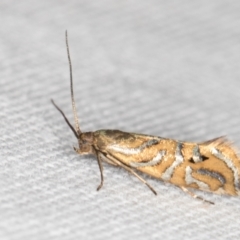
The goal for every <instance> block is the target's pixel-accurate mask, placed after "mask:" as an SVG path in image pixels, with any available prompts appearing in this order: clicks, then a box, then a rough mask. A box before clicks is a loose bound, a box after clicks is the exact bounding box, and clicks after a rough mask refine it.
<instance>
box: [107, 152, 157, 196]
mask: <svg viewBox="0 0 240 240" xmlns="http://www.w3.org/2000/svg"><path fill="white" fill-rule="evenodd" d="M110 160H112V161H113V162H114V163H116V164H117V165H118V166H120V167H122V168H124V169H125V170H127V171H128V172H130V173H131V174H133V175H134V176H135V177H137V178H138V179H139V180H140V181H141V182H143V183H144V184H146V185H147V186H148V188H149V189H150V190H151V191H152V192H153V193H154V194H155V195H157V192H156V191H155V190H154V189H153V187H152V186H151V185H150V184H149V183H148V182H147V181H146V180H145V179H143V178H142V177H141V176H139V175H138V174H137V173H136V172H135V171H133V169H131V168H130V167H128V166H126V165H124V164H123V163H121V162H120V161H118V160H117V159H115V158H112V157H110Z"/></svg>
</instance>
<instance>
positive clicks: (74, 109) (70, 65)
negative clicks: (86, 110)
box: [66, 31, 81, 136]
mask: <svg viewBox="0 0 240 240" xmlns="http://www.w3.org/2000/svg"><path fill="white" fill-rule="evenodd" d="M66 47H67V55H68V63H69V69H70V89H71V99H72V109H73V115H74V121H75V130H76V132H77V134H78V136H79V135H80V134H81V130H80V127H79V122H78V116H77V110H76V106H75V100H74V93H73V80H72V63H71V58H70V51H69V46H68V35H67V31H66Z"/></svg>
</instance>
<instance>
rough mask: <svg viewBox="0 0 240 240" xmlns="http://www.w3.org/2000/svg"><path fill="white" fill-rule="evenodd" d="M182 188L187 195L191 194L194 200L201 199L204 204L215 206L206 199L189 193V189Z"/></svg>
mask: <svg viewBox="0 0 240 240" xmlns="http://www.w3.org/2000/svg"><path fill="white" fill-rule="evenodd" d="M180 188H181V189H182V190H183V191H184V192H185V193H187V194H189V195H190V196H191V197H193V198H196V199H199V200H201V201H203V202H207V203H210V204H214V202H211V201H208V200H206V199H204V198H202V197H200V196H198V195H196V194H195V193H193V192H191V191H189V190H188V189H187V188H185V187H180Z"/></svg>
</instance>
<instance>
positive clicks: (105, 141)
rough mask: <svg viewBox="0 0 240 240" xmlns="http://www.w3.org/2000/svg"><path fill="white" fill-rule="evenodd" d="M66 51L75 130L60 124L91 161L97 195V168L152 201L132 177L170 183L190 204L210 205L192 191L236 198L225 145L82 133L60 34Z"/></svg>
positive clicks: (235, 161)
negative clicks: (120, 173)
mask: <svg viewBox="0 0 240 240" xmlns="http://www.w3.org/2000/svg"><path fill="white" fill-rule="evenodd" d="M66 47H67V55H68V61H69V68H70V89H71V100H72V108H73V114H74V121H75V127H73V126H72V125H71V124H70V122H69V121H68V119H67V117H66V116H65V114H64V113H63V111H62V110H61V109H60V108H59V107H58V106H57V105H56V104H55V103H54V101H53V100H51V101H52V103H53V105H54V106H55V107H56V108H57V110H58V111H59V112H60V113H61V114H62V116H63V117H64V119H65V121H66V123H67V124H68V126H69V127H70V129H71V130H72V132H73V133H74V135H75V137H76V138H77V140H78V148H75V147H74V150H75V151H76V152H77V153H78V154H81V155H83V154H93V155H95V156H96V158H97V161H98V166H99V170H100V174H101V181H100V184H99V186H98V187H97V190H99V189H100V188H101V187H102V186H103V181H104V177H103V166H102V162H103V161H104V162H107V163H109V164H111V165H113V166H118V167H122V168H124V169H125V170H127V171H128V172H129V173H131V174H133V175H134V176H136V177H137V178H138V179H139V180H140V181H141V182H143V183H144V184H146V185H147V186H148V188H149V189H150V190H151V191H152V192H153V193H154V194H155V195H156V194H157V193H156V191H155V190H154V189H153V187H151V185H150V184H148V183H147V181H146V180H145V179H143V178H142V177H141V176H140V175H139V174H138V172H139V171H140V172H143V173H146V174H148V175H150V176H152V177H154V178H157V179H160V180H163V181H166V182H169V183H172V184H174V185H176V186H178V187H180V188H181V189H182V190H183V191H184V192H186V193H188V194H189V195H191V196H192V197H194V198H198V199H201V200H203V201H205V202H208V203H211V204H214V203H213V202H211V201H208V200H205V199H203V198H202V197H199V196H197V195H196V194H194V193H193V192H191V191H190V190H189V188H195V189H199V190H202V191H208V192H212V193H217V194H226V195H232V196H235V195H240V191H239V189H240V177H239V175H240V160H239V157H238V155H237V153H236V151H235V149H234V147H232V145H231V143H230V142H229V141H228V140H227V139H225V138H224V137H219V138H215V139H212V140H209V141H205V142H201V143H193V142H184V141H177V140H173V139H168V138H162V137H157V136H151V135H144V134H137V133H128V132H123V131H120V130H98V131H95V132H82V131H81V129H80V126H79V121H78V117H77V111H76V106H75V100H74V92H73V80H72V64H71V59H70V52H69V46H68V37H67V31H66Z"/></svg>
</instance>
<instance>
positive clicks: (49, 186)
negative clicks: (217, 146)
mask: <svg viewBox="0 0 240 240" xmlns="http://www.w3.org/2000/svg"><path fill="white" fill-rule="evenodd" d="M239 13H240V3H239V1H231V2H229V1H226V0H218V1H217V0H215V1H205V0H204V1H190V0H183V1H181V2H180V1H155V0H150V1H143V0H138V1H137V0H128V1H127V0H122V1H113V0H99V1H84V0H78V1H77V0H70V1H63V0H58V1H56V0H55V1H54V0H51V1H35V0H32V1H30V0H24V1H13V0H8V1H2V2H1V3H0V16H1V27H0V52H1V54H0V109H1V111H0V216H1V219H0V239H4V240H5V239H81V238H83V237H84V239H105V240H106V239H113V238H114V239H130V238H133V237H136V238H138V239H146V238H147V239H160V238H161V239H176V238H177V237H178V238H179V239H201V240H203V239H210V237H211V238H215V239H230V238H231V239H237V237H239V236H240V230H239V224H240V219H239V214H240V207H239V206H240V205H239V202H240V198H234V197H226V196H217V195H213V194H208V193H203V192H198V191H196V193H197V194H199V195H201V196H202V197H204V198H206V199H208V200H211V201H213V202H215V205H214V206H209V205H206V204H204V203H202V202H201V201H197V200H195V199H192V198H191V197H189V196H188V195H186V194H184V193H183V192H182V191H181V190H179V189H178V188H177V187H175V186H172V185H170V184H166V183H162V182H161V181H159V180H156V179H151V178H150V177H147V176H144V177H145V178H146V179H147V180H148V182H149V183H150V184H151V185H152V186H153V187H154V188H155V189H156V191H157V192H158V196H157V197H156V196H154V195H153V194H152V193H151V192H150V191H149V190H148V189H147V188H146V187H145V186H144V185H143V184H141V183H140V182H139V181H138V180H137V179H135V178H134V177H133V176H130V175H129V174H128V173H126V172H125V171H124V170H122V169H119V168H115V167H113V166H108V165H107V164H104V176H105V184H104V186H103V188H102V189H101V191H99V192H97V191H96V187H97V186H98V184H99V181H100V174H99V170H98V165H97V162H96V159H95V158H94V157H92V156H78V155H77V154H76V153H75V152H74V151H73V149H72V147H73V146H74V145H75V146H76V145H77V142H76V140H75V137H74V136H73V134H72V132H71V131H70V130H69V128H68V126H67V125H66V123H65V122H64V120H63V119H62V117H61V116H60V114H59V113H58V112H57V111H56V109H54V107H53V106H52V104H51V102H50V99H51V98H53V99H54V100H55V102H56V103H57V104H58V105H59V107H61V109H62V110H63V111H64V112H65V113H66V115H67V116H68V117H69V119H70V121H71V122H73V115H72V110H71V102H70V89H69V67H68V61H67V55H66V46H65V30H68V35H69V45H70V52H71V58H72V64H73V78H74V91H75V99H76V105H77V109H78V115H79V118H80V124H81V128H82V130H83V131H94V130H97V129H102V128H107V129H121V130H124V131H129V132H138V133H145V134H152V135H157V136H162V137H169V138H174V139H180V140H187V141H204V140H208V139H211V138H214V137H218V136H222V135H227V136H228V138H229V139H230V140H231V141H233V142H234V144H235V145H236V146H238V147H240V128H239V124H240V112H239V108H240V102H239V100H240V95H239V89H240V81H239V76H240V68H239V66H240V54H239V50H240V15H239Z"/></svg>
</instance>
